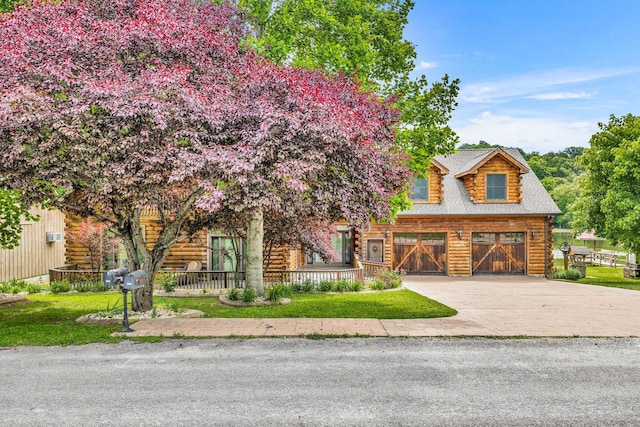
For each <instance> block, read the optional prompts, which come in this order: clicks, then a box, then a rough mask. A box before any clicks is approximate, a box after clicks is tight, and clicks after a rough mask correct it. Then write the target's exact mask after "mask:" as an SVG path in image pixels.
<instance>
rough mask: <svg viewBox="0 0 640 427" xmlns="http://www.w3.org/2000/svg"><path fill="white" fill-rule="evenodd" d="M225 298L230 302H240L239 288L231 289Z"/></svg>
mask: <svg viewBox="0 0 640 427" xmlns="http://www.w3.org/2000/svg"><path fill="white" fill-rule="evenodd" d="M227 298H229V300H230V301H239V300H240V289H239V288H231V289H229V292H227Z"/></svg>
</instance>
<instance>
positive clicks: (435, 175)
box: [428, 166, 444, 203]
mask: <svg viewBox="0 0 640 427" xmlns="http://www.w3.org/2000/svg"><path fill="white" fill-rule="evenodd" d="M428 178H429V200H428V203H442V200H443V199H444V187H443V183H442V173H441V172H440V169H438V168H436V167H433V166H432V167H431V168H430V169H429V176H428Z"/></svg>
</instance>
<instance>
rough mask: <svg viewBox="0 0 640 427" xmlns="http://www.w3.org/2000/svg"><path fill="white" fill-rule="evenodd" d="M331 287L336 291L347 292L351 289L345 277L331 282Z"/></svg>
mask: <svg viewBox="0 0 640 427" xmlns="http://www.w3.org/2000/svg"><path fill="white" fill-rule="evenodd" d="M333 289H334V290H335V291H336V292H347V291H349V290H350V289H351V287H350V286H349V282H347V281H346V280H345V279H342V280H338V281H337V282H335V283H334V284H333Z"/></svg>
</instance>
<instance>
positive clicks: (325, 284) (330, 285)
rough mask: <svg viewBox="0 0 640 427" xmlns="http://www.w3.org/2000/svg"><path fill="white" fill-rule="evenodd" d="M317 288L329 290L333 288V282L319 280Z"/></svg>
mask: <svg viewBox="0 0 640 427" xmlns="http://www.w3.org/2000/svg"><path fill="white" fill-rule="evenodd" d="M318 290H319V291H320V292H331V291H333V290H334V283H333V282H330V281H328V280H325V281H324V282H320V284H319V285H318Z"/></svg>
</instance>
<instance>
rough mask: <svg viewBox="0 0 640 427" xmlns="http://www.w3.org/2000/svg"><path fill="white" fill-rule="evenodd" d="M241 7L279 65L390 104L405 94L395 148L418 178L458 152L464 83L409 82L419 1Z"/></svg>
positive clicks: (256, 39) (293, 1) (249, 3)
mask: <svg viewBox="0 0 640 427" xmlns="http://www.w3.org/2000/svg"><path fill="white" fill-rule="evenodd" d="M238 5H239V6H240V7H241V8H243V9H244V10H245V11H246V12H247V13H248V14H249V15H250V16H252V17H253V23H254V25H253V26H254V33H253V34H252V35H251V36H250V38H249V43H250V44H251V45H252V46H253V47H254V48H255V49H256V50H258V51H259V52H261V53H263V54H264V55H265V56H267V57H268V58H269V59H271V60H273V61H275V62H276V63H279V64H282V63H290V64H291V65H293V66H302V67H306V68H314V69H322V70H324V71H325V72H329V73H334V74H338V73H344V74H347V75H351V76H354V77H355V78H356V79H357V80H359V81H360V82H361V83H362V84H363V85H364V86H365V87H367V88H369V89H370V90H373V91H375V92H377V93H380V94H382V95H384V96H386V97H388V98H389V97H393V96H396V95H397V94H400V95H401V96H400V97H399V98H398V100H397V107H398V109H399V110H400V112H401V117H400V123H399V125H398V128H397V141H398V143H399V144H400V146H401V147H402V148H403V149H404V150H405V151H406V152H407V153H408V154H410V156H411V162H410V167H411V169H412V170H414V172H416V173H417V174H418V175H423V174H424V173H425V172H426V170H427V166H428V164H429V162H430V161H431V159H432V158H433V156H434V155H436V154H446V153H450V152H452V151H453V150H454V148H455V144H456V143H457V142H458V137H457V135H456V134H455V133H454V132H453V131H452V130H451V128H450V127H449V126H448V122H449V120H450V119H451V114H452V112H453V109H454V108H455V107H456V106H457V103H456V97H457V95H458V90H459V83H460V82H459V80H458V79H453V80H451V79H450V78H449V76H447V75H445V76H444V77H443V78H442V80H441V81H439V82H436V83H434V84H432V85H430V84H429V83H428V81H427V79H426V77H425V76H421V77H419V78H417V79H412V78H410V76H409V74H410V73H411V72H412V71H413V70H414V69H415V63H414V60H415V57H416V52H415V46H414V45H413V44H412V43H411V42H410V41H408V40H405V39H404V36H403V31H404V28H405V26H406V24H407V22H408V14H409V12H410V11H411V9H412V8H413V6H414V2H413V1H411V0H280V1H274V0H238ZM409 178H410V177H409ZM402 200H403V198H402V197H400V198H396V202H397V203H401V201H402ZM404 201H405V202H406V199H405V200H404Z"/></svg>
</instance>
